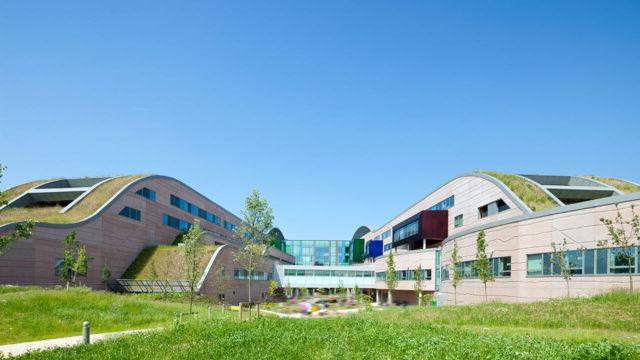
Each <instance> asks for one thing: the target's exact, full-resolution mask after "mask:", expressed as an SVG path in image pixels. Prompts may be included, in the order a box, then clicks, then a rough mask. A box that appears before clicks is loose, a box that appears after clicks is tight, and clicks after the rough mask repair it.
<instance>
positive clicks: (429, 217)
mask: <svg viewBox="0 0 640 360" xmlns="http://www.w3.org/2000/svg"><path fill="white" fill-rule="evenodd" d="M420 218H421V219H420V232H421V233H422V238H423V239H427V240H437V241H441V240H444V239H446V238H447V236H449V211H447V210H425V211H423V212H422V214H420Z"/></svg>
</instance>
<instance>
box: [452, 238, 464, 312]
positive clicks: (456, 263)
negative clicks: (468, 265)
mask: <svg viewBox="0 0 640 360" xmlns="http://www.w3.org/2000/svg"><path fill="white" fill-rule="evenodd" d="M450 261H451V265H450V275H449V278H450V281H451V286H453V304H454V305H457V304H458V284H460V282H462V269H461V268H460V264H461V263H462V259H461V258H460V254H459V253H458V243H456V241H455V240H454V241H453V250H452V251H451V259H450Z"/></svg>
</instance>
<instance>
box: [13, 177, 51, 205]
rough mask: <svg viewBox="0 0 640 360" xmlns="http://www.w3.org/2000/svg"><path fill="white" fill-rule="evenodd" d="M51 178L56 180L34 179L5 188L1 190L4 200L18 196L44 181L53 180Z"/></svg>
mask: <svg viewBox="0 0 640 360" xmlns="http://www.w3.org/2000/svg"><path fill="white" fill-rule="evenodd" d="M53 180H56V179H49V180H35V181H30V182H28V183H24V184H20V185H17V186H14V187H12V188H9V189H7V190H5V191H3V192H2V193H3V194H4V196H3V198H4V199H5V200H6V201H11V200H13V199H14V198H16V197H18V196H19V195H21V194H22V193H23V192H25V191H27V190H29V189H31V188H32V187H34V186H38V185H42V184H44V183H46V182H49V181H53Z"/></svg>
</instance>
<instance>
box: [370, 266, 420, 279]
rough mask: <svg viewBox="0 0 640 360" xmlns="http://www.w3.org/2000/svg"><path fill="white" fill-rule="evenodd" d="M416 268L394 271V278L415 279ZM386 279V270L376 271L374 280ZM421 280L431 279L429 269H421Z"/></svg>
mask: <svg viewBox="0 0 640 360" xmlns="http://www.w3.org/2000/svg"><path fill="white" fill-rule="evenodd" d="M417 271H418V270H399V271H396V279H398V280H415V278H416V273H417ZM386 279H387V272H386V271H383V272H377V273H376V280H378V281H385V280H386ZM422 280H431V269H423V270H422Z"/></svg>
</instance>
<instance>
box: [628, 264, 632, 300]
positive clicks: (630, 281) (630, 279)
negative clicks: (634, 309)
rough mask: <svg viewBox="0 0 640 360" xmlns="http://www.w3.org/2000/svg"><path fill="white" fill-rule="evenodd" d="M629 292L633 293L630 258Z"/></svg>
mask: <svg viewBox="0 0 640 360" xmlns="http://www.w3.org/2000/svg"><path fill="white" fill-rule="evenodd" d="M628 264H629V292H630V293H633V268H632V267H631V259H629V263H628Z"/></svg>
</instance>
